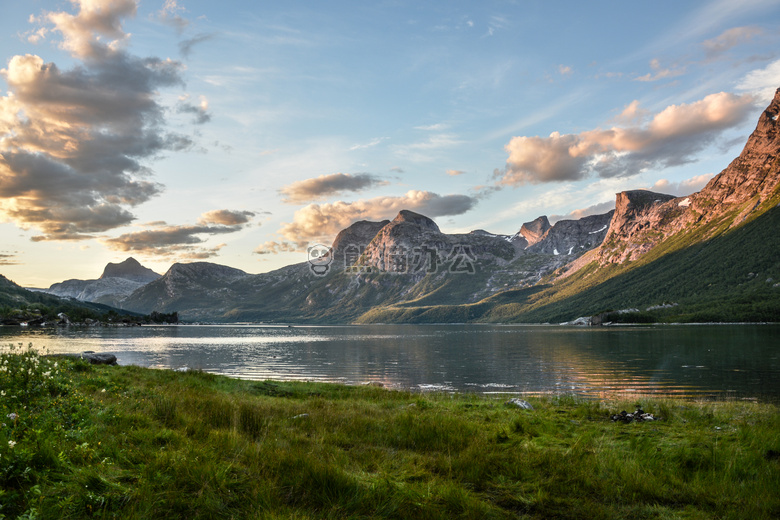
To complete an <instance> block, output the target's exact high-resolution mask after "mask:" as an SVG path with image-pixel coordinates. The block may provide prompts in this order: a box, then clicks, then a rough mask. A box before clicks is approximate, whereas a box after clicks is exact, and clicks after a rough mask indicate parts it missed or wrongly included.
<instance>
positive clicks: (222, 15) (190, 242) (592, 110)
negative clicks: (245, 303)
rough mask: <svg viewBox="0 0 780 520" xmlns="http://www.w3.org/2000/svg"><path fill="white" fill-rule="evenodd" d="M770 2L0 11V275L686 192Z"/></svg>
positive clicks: (37, 274)
mask: <svg viewBox="0 0 780 520" xmlns="http://www.w3.org/2000/svg"><path fill="white" fill-rule="evenodd" d="M778 87H780V0H771V1H770V0H746V1H741V2H734V1H733V0H725V1H724V0H719V1H710V2H703V1H690V2H679V1H677V0H675V1H657V2H615V1H594V2H581V1H577V2H574V1H561V2H545V1H531V0H528V1H519V0H518V1H490V0H486V1H480V2H476V1H471V2H466V1H430V2H417V1H404V0H397V1H396V0H386V1H377V2H359V1H339V0H333V1H328V2H322V1H304V0H296V1H291V2H256V1H238V0H222V1H220V2H213V1H208V0H197V1H196V0H69V1H68V0H28V1H27V2H12V1H10V0H0V237H2V240H1V241H0V274H3V275H4V276H6V277H7V278H9V279H11V280H13V281H15V282H16V283H18V284H20V285H22V286H26V287H48V286H49V285H51V284H52V283H55V282H60V281H63V280H66V279H71V278H78V279H94V278H97V277H98V276H99V275H100V274H101V273H102V270H103V268H104V266H105V265H106V264H107V263H108V262H121V261H122V260H124V259H126V258H128V257H131V256H132V257H134V258H136V259H137V260H138V261H140V262H141V263H142V264H143V265H145V266H147V267H150V268H152V269H154V270H155V271H157V272H158V273H161V274H162V273H164V272H165V271H166V270H167V269H168V268H169V267H170V266H171V265H172V264H173V263H176V262H195V261H208V262H214V263H218V264H223V265H229V266H231V267H235V268H239V269H243V270H244V271H247V272H249V273H261V272H266V271H270V270H273V269H277V268H279V267H282V266H284V265H288V264H291V263H296V262H302V261H305V260H306V258H307V257H306V248H307V247H308V246H310V245H313V244H318V243H324V244H330V243H331V242H332V240H333V238H334V237H335V235H336V234H337V233H338V231H339V230H341V229H343V228H345V227H347V226H349V225H350V224H351V223H353V222H356V221H359V220H373V221H379V220H383V219H392V218H394V217H395V215H396V214H397V213H398V212H399V211H400V210H401V209H409V210H412V211H416V212H418V213H422V214H424V215H427V216H429V217H431V218H433V219H434V220H435V221H436V222H437V223H438V224H439V227H440V228H441V229H442V231H444V232H446V233H465V232H469V231H471V230H475V229H484V230H487V231H489V232H492V233H500V234H514V233H515V232H517V230H518V229H519V228H520V226H521V225H522V224H523V223H524V222H528V221H531V220H533V219H535V218H537V217H538V216H540V215H547V216H548V217H549V218H550V220H551V221H553V222H554V221H556V220H560V219H565V218H580V217H582V216H585V215H589V214H596V213H604V212H607V211H609V210H610V209H612V208H613V207H614V200H615V194H616V193H618V192H620V191H624V190H629V189H651V190H654V191H658V192H662V193H669V194H673V195H677V196H683V195H687V194H690V193H693V192H695V191H698V190H700V189H701V188H702V187H703V186H704V185H705V184H706V182H707V181H709V179H711V178H712V176H714V175H716V174H717V173H718V172H720V171H721V170H722V169H723V168H725V167H726V166H727V165H728V163H729V162H730V161H731V160H732V159H733V158H734V157H736V156H737V155H738V154H739V152H740V151H741V149H742V147H743V146H744V143H745V141H746V139H747V137H748V136H749V135H750V133H751V132H752V130H753V129H754V128H755V125H756V122H757V120H758V117H759V115H760V114H761V112H762V110H763V109H764V108H765V107H766V105H767V104H768V103H769V100H770V99H771V98H772V96H773V94H774V92H775V90H776V89H777V88H778Z"/></svg>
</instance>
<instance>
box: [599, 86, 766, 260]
mask: <svg viewBox="0 0 780 520" xmlns="http://www.w3.org/2000/svg"><path fill="white" fill-rule="evenodd" d="M779 114H780V89H778V90H777V92H776V93H775V97H774V99H773V100H772V102H771V103H770V105H769V106H768V107H767V109H766V110H765V111H764V112H763V113H762V114H761V116H760V117H759V120H758V125H757V126H756V129H755V131H754V132H753V133H752V134H751V135H750V138H749V139H748V141H747V144H746V145H745V147H744V149H743V150H742V153H741V154H740V155H739V157H737V158H736V159H734V160H733V161H732V162H731V164H729V166H728V167H726V168H725V169H724V170H723V171H722V172H721V173H719V174H718V175H716V176H715V177H713V179H712V180H710V182H709V183H708V184H707V186H705V187H704V189H702V190H701V191H700V192H698V193H694V194H692V195H690V196H688V197H673V196H671V195H661V194H654V193H651V192H646V191H642V190H637V191H628V192H623V193H619V194H618V195H617V201H616V210H615V217H614V218H613V220H612V224H611V225H610V229H609V231H608V233H607V236H606V237H605V239H604V243H603V244H602V246H601V248H600V249H599V251H598V253H597V255H596V258H597V260H598V261H599V262H600V263H602V264H603V263H621V262H625V261H627V260H637V259H638V258H640V257H642V256H643V255H644V254H645V253H647V252H648V251H650V250H651V249H652V248H653V247H655V246H656V245H657V244H658V243H660V242H661V241H663V240H665V239H666V238H668V237H670V236H672V235H675V234H676V233H679V232H682V231H695V230H696V229H697V226H703V225H705V224H707V223H708V222H713V221H715V222H717V221H718V220H722V219H731V220H730V221H728V223H729V226H730V227H734V226H737V225H739V224H741V223H742V222H744V220H745V219H746V218H748V217H749V216H750V215H751V214H758V213H760V212H762V211H764V210H766V209H767V208H768V205H772V204H777V197H778V192H779V190H780V187H779V185H780V157H779V156H778V154H779V153H780V128H778V115H779ZM737 213H738V214H737ZM721 230H722V229H721ZM717 232H718V229H714V230H712V231H710V233H717ZM707 238H711V235H710V236H708V237H707Z"/></svg>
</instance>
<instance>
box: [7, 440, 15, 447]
mask: <svg viewBox="0 0 780 520" xmlns="http://www.w3.org/2000/svg"><path fill="white" fill-rule="evenodd" d="M14 446H16V443H15V442H14V441H8V447H9V448H13V447H14Z"/></svg>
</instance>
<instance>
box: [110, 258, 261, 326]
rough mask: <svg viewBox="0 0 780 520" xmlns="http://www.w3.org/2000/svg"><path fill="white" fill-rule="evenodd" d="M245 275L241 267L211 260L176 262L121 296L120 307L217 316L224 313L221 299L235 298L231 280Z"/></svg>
mask: <svg viewBox="0 0 780 520" xmlns="http://www.w3.org/2000/svg"><path fill="white" fill-rule="evenodd" d="M246 277H247V273H245V272H244V271H242V270H240V269H234V268H232V267H227V266H224V265H219V264H213V263H210V262H194V263H191V264H179V263H177V264H173V265H172V266H171V268H170V269H168V271H167V272H166V273H165V274H164V275H163V276H161V277H159V278H158V279H156V280H154V281H152V282H150V283H148V284H145V285H143V286H142V287H140V288H138V289H137V290H135V291H134V292H133V293H132V294H131V295H130V296H129V297H127V298H125V299H123V300H122V302H121V308H123V309H127V310H131V311H135V312H140V313H143V314H147V313H151V312H152V311H158V312H175V311H178V310H180V309H186V310H188V311H189V315H190V316H200V315H199V314H198V312H199V309H206V311H205V315H206V316H208V315H217V316H218V315H220V314H222V313H224V312H225V309H224V308H223V305H224V304H222V302H225V301H230V300H231V299H233V298H235V297H236V294H235V291H234V290H233V289H231V287H233V282H236V281H237V280H241V279H243V278H246ZM147 311H148V312H147Z"/></svg>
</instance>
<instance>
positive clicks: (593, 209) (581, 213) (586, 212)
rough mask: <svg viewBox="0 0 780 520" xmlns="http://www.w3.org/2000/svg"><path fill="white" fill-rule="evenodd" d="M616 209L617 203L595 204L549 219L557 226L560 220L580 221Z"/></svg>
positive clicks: (612, 201)
mask: <svg viewBox="0 0 780 520" xmlns="http://www.w3.org/2000/svg"><path fill="white" fill-rule="evenodd" d="M613 209H615V201H614V200H611V201H608V202H601V203H599V204H593V205H592V206H588V207H587V208H581V209H575V210H573V211H571V212H569V213H567V214H566V215H550V218H549V219H548V220H549V221H550V223H551V224H555V223H556V222H558V221H560V220H579V219H581V218H583V217H588V216H590V215H603V214H604V213H608V212H610V211H612V210H613Z"/></svg>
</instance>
